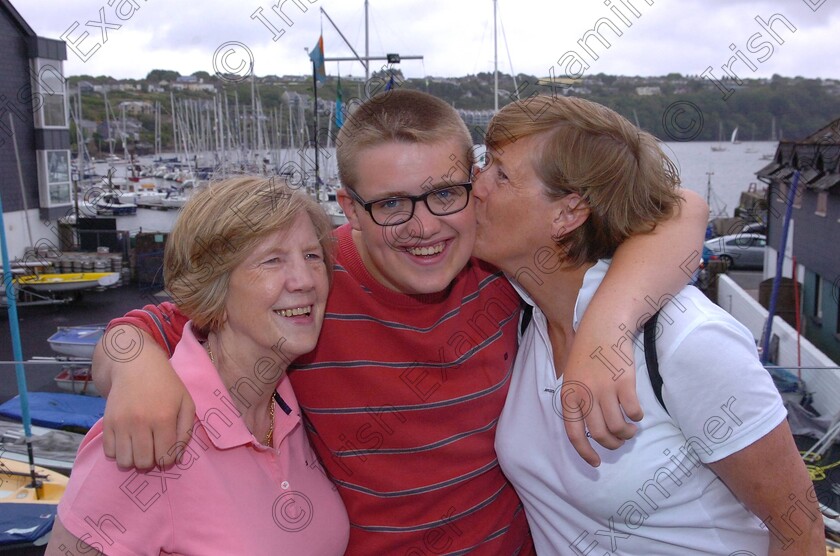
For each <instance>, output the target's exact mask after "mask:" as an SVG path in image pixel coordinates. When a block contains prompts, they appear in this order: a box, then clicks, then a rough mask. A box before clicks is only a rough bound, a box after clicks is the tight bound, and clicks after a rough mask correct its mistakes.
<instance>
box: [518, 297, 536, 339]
mask: <svg viewBox="0 0 840 556" xmlns="http://www.w3.org/2000/svg"><path fill="white" fill-rule="evenodd" d="M533 316H534V308H533V307H531V306H530V305H528V304H527V303H523V304H522V316H521V317H520V319H519V335H520V336H522V335H523V334H525V330H526V329H527V328H528V323H530V322H531V317H533Z"/></svg>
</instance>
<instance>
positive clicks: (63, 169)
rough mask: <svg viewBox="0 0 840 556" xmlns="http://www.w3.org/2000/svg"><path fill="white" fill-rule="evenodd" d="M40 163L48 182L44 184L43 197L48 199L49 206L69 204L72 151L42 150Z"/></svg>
mask: <svg viewBox="0 0 840 556" xmlns="http://www.w3.org/2000/svg"><path fill="white" fill-rule="evenodd" d="M38 154H39V155H40V158H41V160H40V163H41V164H42V165H43V166H42V168H43V169H44V172H43V174H42V175H43V176H46V183H45V184H43V186H42V191H41V199H42V206H44V203H43V200H44V199H48V201H47V205H46V206H48V207H52V206H57V205H69V204H70V202H71V201H72V199H71V198H70V191H71V188H70V151H40V152H39V153H38Z"/></svg>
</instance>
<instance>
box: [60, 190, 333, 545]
mask: <svg viewBox="0 0 840 556" xmlns="http://www.w3.org/2000/svg"><path fill="white" fill-rule="evenodd" d="M331 269H332V264H331V246H330V225H329V221H328V219H327V217H326V215H325V214H324V213H323V211H322V210H321V208H320V207H319V206H318V205H317V203H315V202H314V201H313V200H312V199H310V198H309V197H307V196H306V195H304V194H301V193H299V192H295V191H292V190H290V189H288V188H287V187H285V186H283V185H281V184H278V183H275V182H274V181H273V180H272V181H267V180H262V179H259V178H236V179H231V180H226V181H223V182H219V183H217V184H214V185H212V186H210V187H209V188H207V189H206V190H204V191H201V192H199V193H197V194H196V195H195V196H194V197H193V198H192V199H191V200H190V201H189V202H188V203H187V205H186V206H185V207H184V209H183V212H182V214H181V215H180V217H179V219H178V222H177V224H176V226H175V229H174V230H173V231H172V234H171V235H170V237H169V242H168V245H167V248H166V255H165V279H166V284H167V288H168V290H169V292H170V294H171V295H172V297H173V299H174V300H175V301H176V303H177V304H178V306H179V307H180V309H181V311H182V312H184V313H185V314H186V315H188V316H189V317H190V322H189V324H188V326H187V328H186V329H185V331H184V337H183V340H182V341H181V342H179V343H178V346H177V348H176V349H175V353H174V355H173V357H172V364H173V366H174V368H175V370H176V371H177V373H178V375H179V376H180V378H181V380H182V381H183V382H184V384H185V385H186V387H187V390H188V391H189V393H190V395H191V396H192V398H193V400H194V401H195V404H196V415H195V416H194V424H193V427H192V430H191V437H190V441H189V442H188V443H186V444H181V445H177V444H176V445H174V446H172V448H171V449H172V450H173V451H177V452H179V457H178V459H177V462H176V464H175V465H174V466H172V467H170V468H167V469H161V468H160V467H156V468H154V469H153V470H151V471H147V472H138V471H136V470H134V469H120V468H119V467H118V466H117V463H116V462H115V461H113V460H111V459H107V458H106V457H105V456H104V452H103V448H102V443H103V433H102V422H101V421H100V422H99V423H97V424H96V425H95V426H94V428H93V429H91V431H90V432H89V433H88V435H87V436H86V437H85V441H84V442H83V444H82V446H81V447H80V449H79V454H78V456H77V459H76V463H75V465H74V467H73V474H72V477H71V479H70V485H69V487H68V490H67V493H66V494H65V495H64V498H63V500H62V501H61V504H60V505H59V508H58V515H59V519H58V520H57V521H56V525H55V527H54V529H53V536H52V540H51V541H50V545H49V547H48V553H51V554H67V553H69V552H68V551H70V552H73V553H81V552H88V551H91V547H92V548H93V549H96V550H99V551H100V552H103V553H106V554H169V553H177V554H275V555H276V554H295V555H299V554H312V555H319V556H320V555H329V554H342V553H343V552H344V549H345V546H346V545H347V539H348V535H349V523H348V519H347V514H346V512H345V509H344V506H343V504H342V502H341V499H340V498H339V495H338V493H337V491H336V490H335V488H334V487H333V485H332V483H331V482H330V481H329V479H327V477H326V475H325V473H324V471H323V469H322V467H321V465H320V463H319V462H318V460H317V459H316V457H315V455H314V453H313V452H312V449H311V447H310V445H309V441H308V439H307V437H306V433H305V430H304V423H303V421H302V420H301V415H300V409H299V407H298V404H297V401H296V399H295V395H294V392H293V391H292V388H291V386H290V385H289V380H288V378H287V376H286V373H285V371H286V367H287V366H288V364H289V362H290V361H292V360H294V359H295V358H296V357H298V356H299V355H302V354H304V353H307V352H309V351H311V350H312V349H313V348H314V347H315V343H316V341H317V339H318V334H319V332H320V330H321V322H322V320H323V317H324V306H325V303H326V299H327V292H328V290H329V282H330V278H331V275H330V273H331Z"/></svg>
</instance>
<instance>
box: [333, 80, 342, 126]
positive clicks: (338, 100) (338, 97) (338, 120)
mask: <svg viewBox="0 0 840 556" xmlns="http://www.w3.org/2000/svg"><path fill="white" fill-rule="evenodd" d="M343 101H344V99H343V98H342V94H341V76H340V75H339V76H338V87H336V90H335V127H336V128H338V129H341V126H343V125H344V114H343V113H342V112H341V111H342V110H343V109H344V107H343V106H342V104H344V102H343Z"/></svg>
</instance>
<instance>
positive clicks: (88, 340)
mask: <svg viewBox="0 0 840 556" xmlns="http://www.w3.org/2000/svg"><path fill="white" fill-rule="evenodd" d="M104 334H105V325H104V324H92V325H86V326H59V327H58V330H57V331H56V332H55V334H53V335H52V336H50V337H49V339H48V340H47V342H49V344H50V348H52V350H53V351H54V352H56V353H59V354H61V355H69V356H70V357H79V358H82V359H87V360H90V359H91V358H93V350H94V348H95V347H96V343H97V342H98V341H99V340H100V338H102V336H103V335H104Z"/></svg>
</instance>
